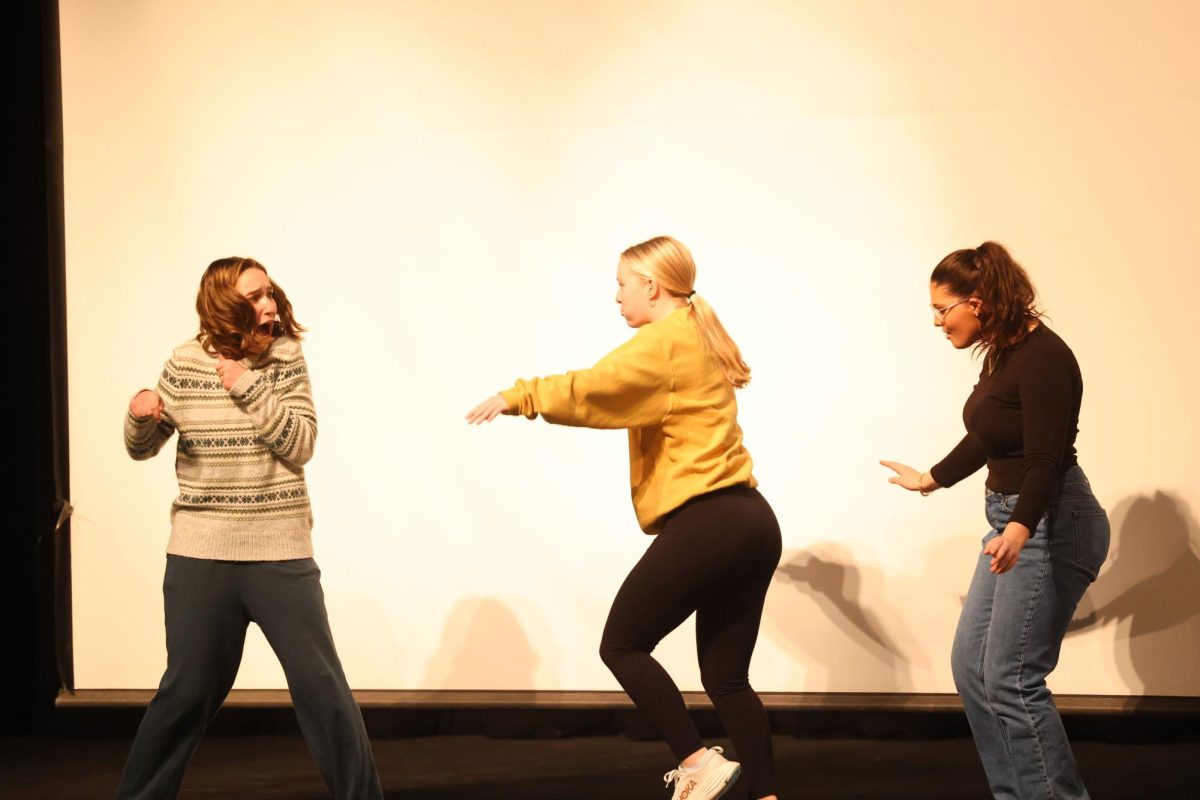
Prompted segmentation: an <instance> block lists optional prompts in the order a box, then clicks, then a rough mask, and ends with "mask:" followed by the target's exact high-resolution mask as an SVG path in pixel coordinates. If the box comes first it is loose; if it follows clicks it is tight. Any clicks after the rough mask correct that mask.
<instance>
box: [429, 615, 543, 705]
mask: <svg viewBox="0 0 1200 800" xmlns="http://www.w3.org/2000/svg"><path fill="white" fill-rule="evenodd" d="M539 660H540V659H539V657H538V653H537V651H536V650H535V649H534V647H533V645H532V643H531V642H530V637H529V635H528V634H527V633H526V631H525V627H524V626H523V625H522V623H521V619H520V618H519V617H518V616H517V614H516V613H515V612H514V611H513V610H512V609H511V608H509V607H508V606H507V605H506V604H505V603H503V602H501V601H500V600H497V599H496V598H494V597H469V598H466V599H463V600H460V601H459V602H458V603H457V604H455V606H454V609H453V610H452V611H451V612H450V616H449V618H448V619H447V620H446V626H445V628H444V630H443V633H442V641H441V643H440V645H439V646H438V649H437V652H436V653H435V654H434V656H433V658H431V659H430V660H429V662H428V666H427V668H426V672H425V681H424V685H425V686H427V687H429V688H433V689H465V690H506V689H508V690H511V689H532V688H534V687H535V683H534V682H535V680H536V678H537V672H538V665H539Z"/></svg>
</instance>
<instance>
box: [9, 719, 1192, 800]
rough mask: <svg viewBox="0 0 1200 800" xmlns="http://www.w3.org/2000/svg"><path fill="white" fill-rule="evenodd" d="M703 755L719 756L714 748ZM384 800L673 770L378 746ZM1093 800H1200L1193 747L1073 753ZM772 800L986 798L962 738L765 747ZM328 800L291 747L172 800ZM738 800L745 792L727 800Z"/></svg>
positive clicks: (649, 763)
mask: <svg viewBox="0 0 1200 800" xmlns="http://www.w3.org/2000/svg"><path fill="white" fill-rule="evenodd" d="M710 744H725V745H726V746H728V743H727V742H722V741H721V740H719V739H718V740H715V741H713V742H710ZM128 747H129V740H128V739H123V738H122V739H96V738H88V739H29V738H22V739H5V740H0V787H2V788H0V795H2V796H3V797H5V798H7V800H50V799H51V798H52V799H53V800H96V798H105V797H111V796H112V792H113V790H114V788H115V786H116V782H117V779H118V776H119V774H120V770H121V767H122V765H123V763H124V759H125V754H126V752H127V750H128ZM374 747H375V757H376V760H377V761H378V763H379V770H380V775H381V777H382V780H383V785H384V790H385V793H386V795H387V797H388V798H395V799H396V800H451V798H453V800H599V798H605V800H612V798H619V799H620V800H640V799H641V798H647V799H649V798H667V797H669V796H670V795H669V794H668V793H667V791H666V789H664V788H663V783H662V781H661V776H662V774H663V773H664V772H666V771H667V770H669V769H671V767H672V766H673V764H672V763H671V758H670V755H669V752H668V750H667V748H666V746H665V745H664V744H663V743H662V742H660V741H631V740H629V739H627V738H624V737H621V736H594V737H578V738H566V739H549V740H547V739H539V740H530V739H493V738H487V737H483V736H429V737H417V738H411V739H390V740H376V741H375V742H374ZM1075 750H1076V755H1077V757H1078V759H1079V762H1080V768H1081V769H1082V771H1083V774H1084V777H1085V779H1086V780H1087V782H1088V786H1089V789H1090V791H1091V793H1092V797H1093V798H1094V800H1151V799H1153V800H1174V799H1175V798H1179V800H1184V799H1185V798H1187V799H1188V800H1191V799H1192V798H1196V797H1200V789H1198V787H1200V743H1197V742H1185V743H1155V744H1112V743H1107V742H1077V743H1076V745H1075ZM775 751H776V758H777V769H778V774H779V783H780V794H781V797H782V798H783V800H789V799H792V798H794V799H796V800H798V799H799V798H814V800H815V799H818V798H819V800H840V799H841V798H845V799H846V800H849V799H850V798H854V800H875V799H876V798H879V799H880V800H882V798H906V799H908V800H912V799H913V798H920V799H921V800H972V798H979V799H980V800H986V798H988V797H989V794H988V792H987V787H986V785H985V784H984V780H983V773H982V770H981V768H980V767H979V763H978V760H977V758H976V756H975V750H974V747H973V746H972V743H971V742H970V741H969V740H968V739H961V738H955V739H939V740H932V741H911V740H878V739H815V740H814V739H798V738H794V737H790V736H777V737H776V738H775ZM328 796H329V795H328V792H327V791H326V789H325V785H324V783H323V782H322V781H321V778H320V776H319V775H318V774H317V771H316V767H315V766H314V765H313V762H312V759H311V757H310V756H309V754H308V750H307V748H306V747H305V745H304V742H303V741H302V740H301V739H298V738H293V737H287V736H275V735H270V736H210V737H208V738H206V739H205V740H204V742H203V743H202V744H201V746H200V749H199V750H198V751H197V753H196V756H195V758H194V759H193V760H192V763H191V766H190V767H189V769H188V773H187V777H186V778H185V780H184V785H183V792H182V794H181V795H180V797H182V798H194V799H195V800H199V799H200V798H204V799H205V800H217V798H222V799H223V798H230V799H231V800H232V798H238V799H239V800H247V799H253V798H273V799H274V800H283V798H287V799H288V800H318V798H327V797H328ZM726 797H727V798H728V800H743V798H745V797H746V794H745V785H744V781H742V782H739V785H738V786H737V787H735V789H734V790H733V791H732V792H730V794H728V795H727V796H726Z"/></svg>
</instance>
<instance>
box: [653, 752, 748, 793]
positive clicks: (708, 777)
mask: <svg viewBox="0 0 1200 800" xmlns="http://www.w3.org/2000/svg"><path fill="white" fill-rule="evenodd" d="M723 752H725V751H724V750H722V749H721V748H720V747H710V748H709V749H708V752H707V753H705V754H704V757H703V758H701V759H700V763H699V764H697V765H696V766H694V767H685V766H683V765H682V764H680V765H679V766H678V767H677V768H676V769H673V770H671V771H670V772H668V773H667V774H666V775H663V780H664V781H666V782H667V785H668V786H670V785H671V781H675V794H673V795H671V800H717V798H718V797H720V796H721V795H723V794H725V793H726V792H727V791H729V789H730V787H731V786H733V782H734V781H736V780H737V779H738V775H741V774H742V765H741V764H739V763H738V762H736V761H730V760H728V759H727V758H725V756H723V755H721V753H723Z"/></svg>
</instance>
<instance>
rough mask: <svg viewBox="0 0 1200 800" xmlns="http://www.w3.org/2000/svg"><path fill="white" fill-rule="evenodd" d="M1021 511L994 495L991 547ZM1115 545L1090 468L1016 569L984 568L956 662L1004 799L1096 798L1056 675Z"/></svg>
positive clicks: (991, 776) (1060, 496) (963, 622)
mask: <svg viewBox="0 0 1200 800" xmlns="http://www.w3.org/2000/svg"><path fill="white" fill-rule="evenodd" d="M1016 504H1017V495H1015V494H1007V495H1006V494H1000V493H999V492H993V491H990V490H989V491H988V492H987V519H988V523H989V524H990V525H991V530H990V531H989V532H988V534H987V536H985V537H984V539H983V541H984V542H985V543H986V542H987V541H988V540H989V539H992V538H994V537H996V536H999V535H1000V533H1001V532H1002V531H1003V530H1004V526H1005V525H1006V524H1008V521H1009V518H1010V517H1011V515H1012V511H1013V509H1014V508H1016ZM1108 540H1109V524H1108V515H1107V514H1105V512H1104V509H1103V508H1101V507H1100V504H1099V503H1098V502H1097V501H1096V498H1095V496H1094V495H1093V494H1092V487H1091V485H1090V484H1089V483H1088V480H1087V477H1086V476H1085V475H1084V474H1083V470H1082V469H1080V468H1079V467H1071V468H1070V469H1068V470H1067V471H1066V472H1065V473H1063V478H1062V483H1061V484H1060V486H1059V491H1058V492H1057V493H1056V494H1055V496H1054V497H1053V499H1052V500H1051V501H1050V506H1049V507H1048V508H1047V510H1046V513H1045V514H1044V515H1043V516H1042V518H1041V519H1040V520H1039V521H1038V524H1037V529H1036V530H1034V531H1033V533H1032V534H1031V535H1030V537H1029V541H1028V542H1026V544H1025V547H1024V549H1023V550H1022V551H1021V556H1020V558H1019V559H1018V560H1017V563H1016V565H1015V566H1014V567H1013V568H1012V569H1011V570H1009V571H1008V572H1007V573H1005V574H1003V575H994V574H992V573H991V572H990V571H989V565H990V563H991V556H988V555H983V554H981V555H980V556H979V560H978V562H977V563H976V565H975V576H974V578H972V580H971V588H970V591H968V593H967V600H966V603H965V605H964V606H963V610H962V616H960V617H959V619H958V630H957V631H956V632H955V635H954V651H953V656H952V659H951V661H952V665H953V668H954V683H955V686H957V688H958V694H959V697H961V698H962V702H963V706H964V707H965V708H966V712H967V719H968V721H969V722H970V723H971V733H972V734H973V735H974V737H975V746H976V747H977V748H978V749H979V757H980V760H981V761H982V762H983V768H984V771H985V772H986V773H987V778H988V784H989V785H990V786H991V790H992V795H993V796H994V797H996V798H1003V800H1034V799H1035V798H1036V800H1068V799H1069V800H1081V799H1083V798H1088V792H1087V789H1086V788H1084V785H1083V779H1082V778H1081V777H1080V776H1079V768H1078V767H1077V766H1076V765H1075V757H1074V756H1073V755H1072V754H1071V745H1070V743H1068V742H1067V734H1066V731H1065V730H1064V729H1063V725H1062V720H1061V719H1060V718H1059V716H1058V709H1057V708H1055V707H1054V699H1053V698H1052V697H1051V695H1050V690H1049V688H1047V686H1046V676H1047V675H1049V674H1050V672H1051V671H1052V670H1053V669H1054V667H1055V666H1056V665H1057V664H1058V653H1059V649H1060V648H1061V646H1062V640H1063V636H1064V635H1065V634H1066V632H1067V625H1068V624H1069V623H1070V621H1071V616H1072V615H1073V614H1074V613H1075V607H1076V605H1078V603H1079V599H1080V598H1081V597H1083V593H1084V591H1085V590H1086V589H1087V587H1088V585H1089V584H1091V582H1092V581H1094V580H1095V579H1096V573H1097V572H1098V571H1099V569H1100V565H1101V564H1103V563H1104V559H1105V557H1106V556H1107V555H1108Z"/></svg>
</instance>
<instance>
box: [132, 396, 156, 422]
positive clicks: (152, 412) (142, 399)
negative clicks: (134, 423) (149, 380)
mask: <svg viewBox="0 0 1200 800" xmlns="http://www.w3.org/2000/svg"><path fill="white" fill-rule="evenodd" d="M129 413H130V414H132V415H133V416H135V417H137V418H138V419H145V418H146V417H154V421H155V422H161V421H162V413H163V400H162V398H161V397H159V396H158V392H155V391H151V390H150V389H142V390H141V391H140V392H138V393H137V394H135V395H134V396H133V399H132V400H130V401H129Z"/></svg>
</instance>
